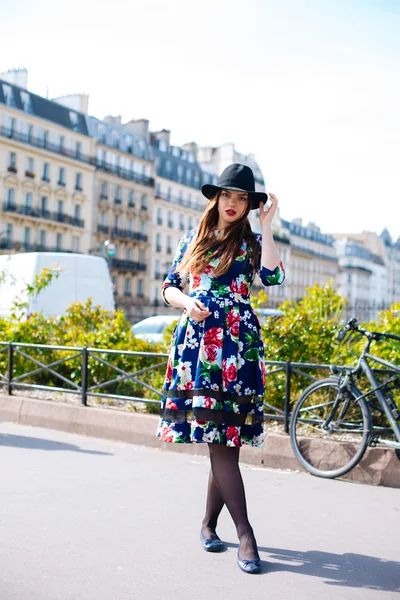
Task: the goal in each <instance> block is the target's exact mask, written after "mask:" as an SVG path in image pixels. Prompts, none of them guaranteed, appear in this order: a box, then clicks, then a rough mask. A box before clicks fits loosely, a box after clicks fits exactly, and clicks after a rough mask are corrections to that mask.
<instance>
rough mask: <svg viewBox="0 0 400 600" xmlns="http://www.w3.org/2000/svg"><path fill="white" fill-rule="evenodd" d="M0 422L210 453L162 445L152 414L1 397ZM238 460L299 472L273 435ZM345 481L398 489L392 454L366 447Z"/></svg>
mask: <svg viewBox="0 0 400 600" xmlns="http://www.w3.org/2000/svg"><path fill="white" fill-rule="evenodd" d="M0 420H3V421H11V422H14V423H20V424H21V425H34V426H38V427H48V428H50V429H59V430H62V431H67V432H70V433H78V434H80V435H87V436H93V437H99V438H104V439H109V440H116V441H121V442H127V443H130V444H139V445H142V446H149V447H153V448H159V449H161V450H163V451H166V452H175V451H178V452H180V453H187V454H191V455H203V456H206V455H208V448H207V445H206V444H165V443H161V442H160V441H159V440H158V438H156V436H155V432H156V427H157V421H158V417H157V416H155V415H148V414H143V413H129V412H127V411H122V410H118V409H113V408H94V407H83V406H81V405H71V404H66V403H61V402H58V401H57V402H55V401H54V402H53V401H45V400H35V399H30V398H27V397H26V396H18V395H13V396H7V395H5V394H0ZM241 462H243V463H246V464H249V465H254V466H258V467H270V468H275V469H289V470H301V467H300V465H299V463H298V461H297V460H296V458H295V456H294V455H293V452H292V448H291V445H290V439H289V436H288V435H281V434H276V433H268V434H267V436H266V441H265V444H264V448H262V449H257V448H249V447H246V446H244V447H243V448H242V449H241ZM344 479H347V480H350V481H357V482H359V483H367V484H373V485H385V486H389V487H399V488H400V461H399V459H398V458H397V456H396V454H395V452H394V450H391V449H388V448H369V449H368V450H367V452H366V455H365V456H364V458H363V460H362V462H361V464H360V465H358V466H357V467H356V468H355V469H353V470H352V471H350V473H348V474H347V475H346V476H345V477H344Z"/></svg>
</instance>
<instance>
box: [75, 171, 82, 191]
mask: <svg viewBox="0 0 400 600" xmlns="http://www.w3.org/2000/svg"><path fill="white" fill-rule="evenodd" d="M75 189H76V190H77V191H78V192H81V191H82V173H77V174H76V175H75Z"/></svg>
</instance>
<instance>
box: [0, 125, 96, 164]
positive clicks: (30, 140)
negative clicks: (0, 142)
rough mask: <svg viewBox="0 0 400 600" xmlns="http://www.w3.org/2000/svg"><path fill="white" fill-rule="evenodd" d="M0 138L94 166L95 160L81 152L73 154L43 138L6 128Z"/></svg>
mask: <svg viewBox="0 0 400 600" xmlns="http://www.w3.org/2000/svg"><path fill="white" fill-rule="evenodd" d="M0 136H1V137H5V138H8V139H9V140H15V141H16V142H22V143H23V144H28V145H29V146H34V147H35V148H42V149H43V150H48V151H49V152H52V153H53V154H60V155H62V156H66V157H67V158H73V159H74V160H79V161H80V162H84V163H86V164H94V159H93V158H90V157H89V156H85V155H84V154H82V153H81V152H77V151H75V152H73V151H72V150H67V148H63V147H60V146H59V145H57V144H51V143H50V142H48V141H47V140H44V139H43V138H37V137H33V136H31V135H27V134H25V133H19V132H18V131H13V130H10V129H7V128H6V127H0ZM15 172H16V171H15Z"/></svg>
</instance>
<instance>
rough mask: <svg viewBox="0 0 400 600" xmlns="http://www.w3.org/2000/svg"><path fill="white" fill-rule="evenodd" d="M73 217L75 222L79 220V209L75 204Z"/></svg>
mask: <svg viewBox="0 0 400 600" xmlns="http://www.w3.org/2000/svg"><path fill="white" fill-rule="evenodd" d="M74 217H75V219H76V220H79V219H80V218H81V207H80V205H79V204H75V206H74Z"/></svg>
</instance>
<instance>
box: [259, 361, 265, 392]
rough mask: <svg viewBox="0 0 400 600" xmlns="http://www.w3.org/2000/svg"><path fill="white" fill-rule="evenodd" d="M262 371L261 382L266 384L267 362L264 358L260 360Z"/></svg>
mask: <svg viewBox="0 0 400 600" xmlns="http://www.w3.org/2000/svg"><path fill="white" fill-rule="evenodd" d="M259 364H260V371H261V382H262V385H263V386H265V363H264V359H261V360H260V362H259Z"/></svg>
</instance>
